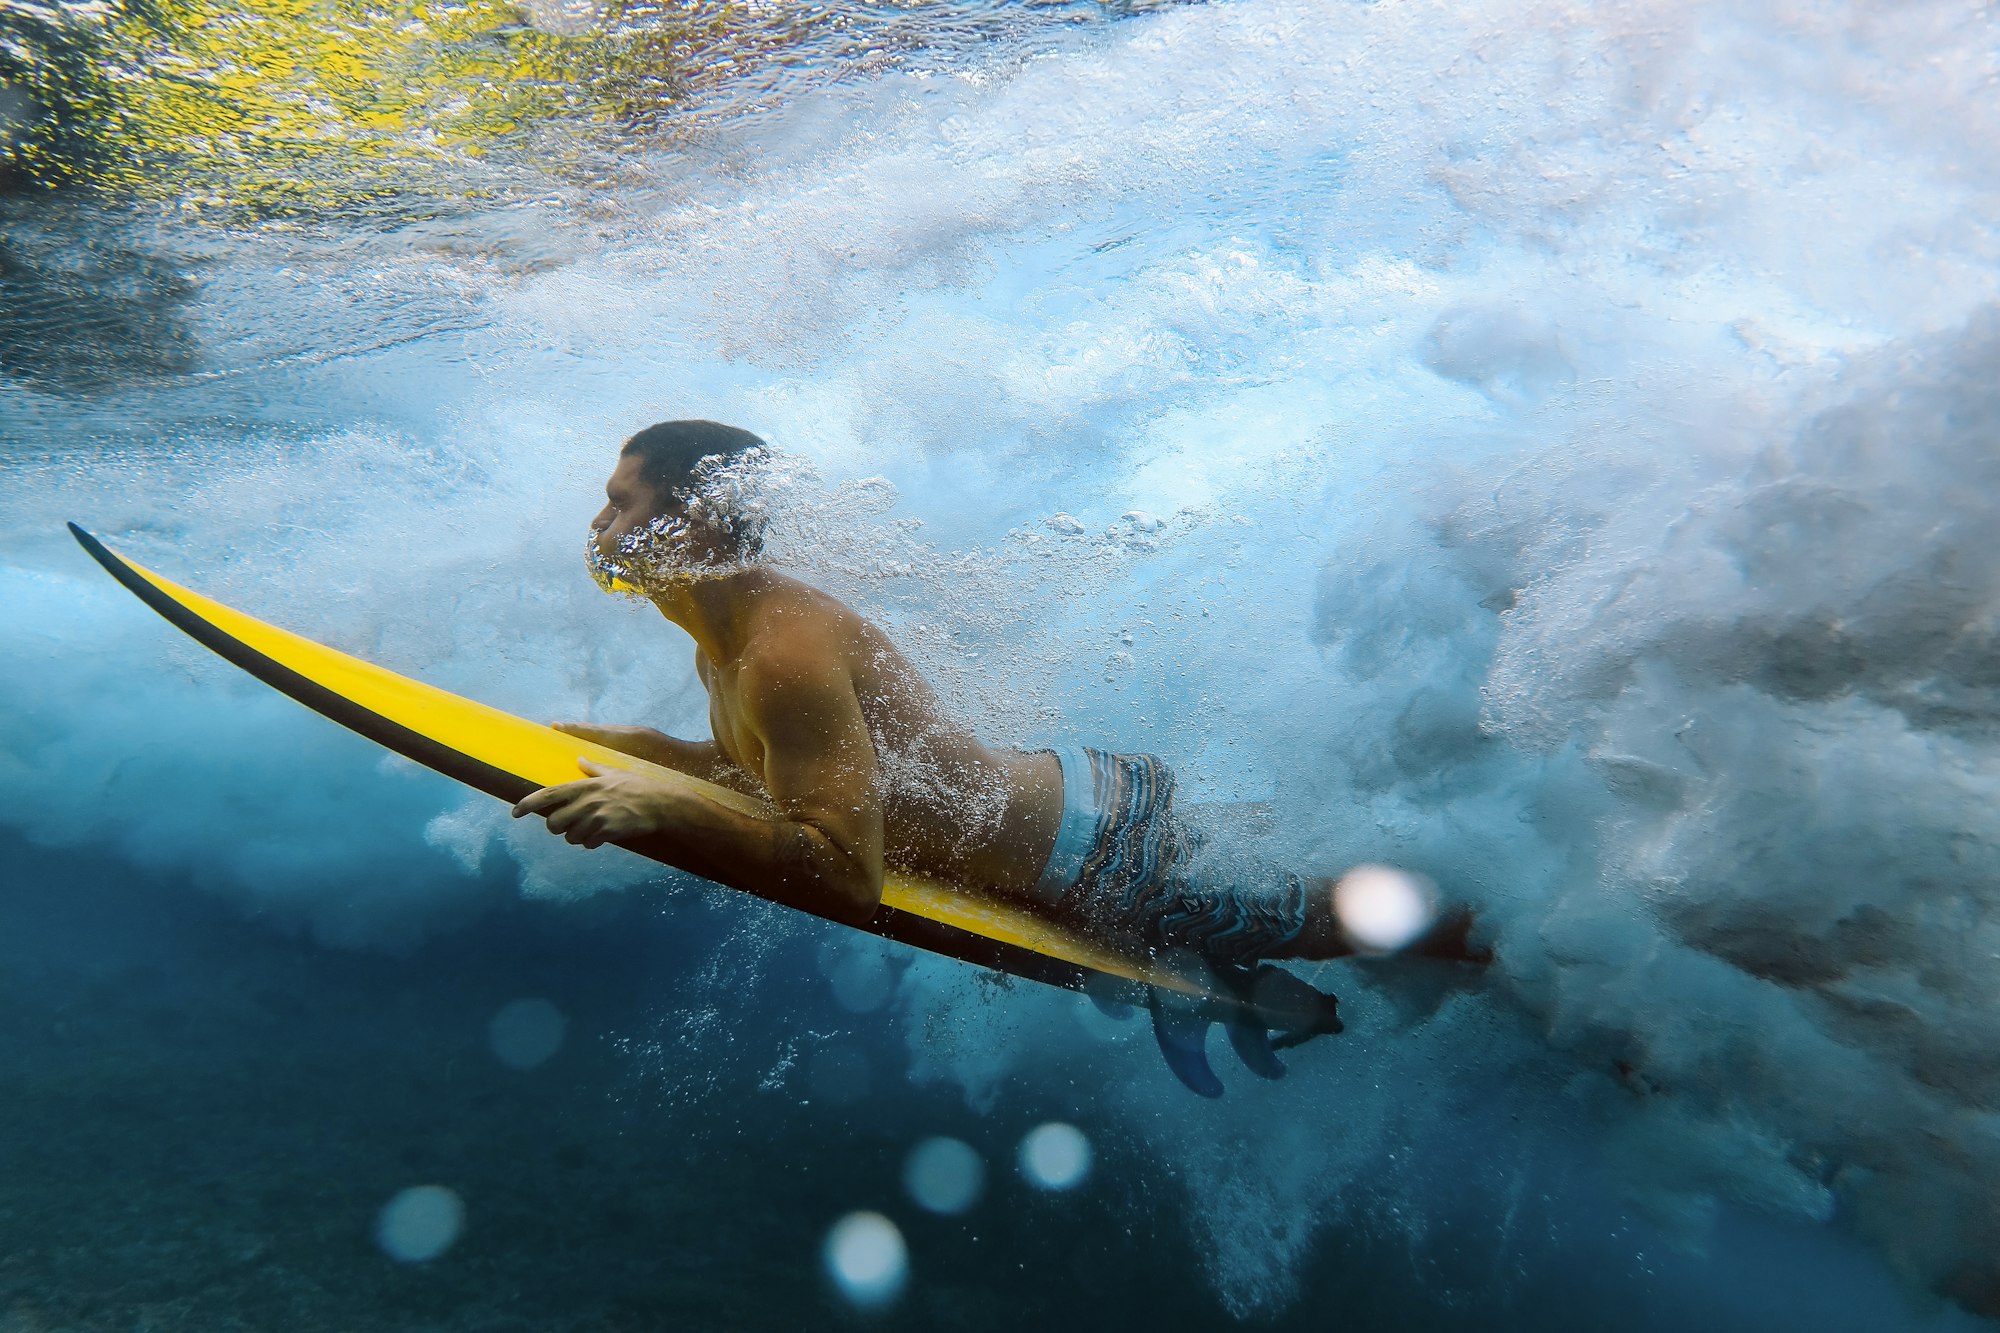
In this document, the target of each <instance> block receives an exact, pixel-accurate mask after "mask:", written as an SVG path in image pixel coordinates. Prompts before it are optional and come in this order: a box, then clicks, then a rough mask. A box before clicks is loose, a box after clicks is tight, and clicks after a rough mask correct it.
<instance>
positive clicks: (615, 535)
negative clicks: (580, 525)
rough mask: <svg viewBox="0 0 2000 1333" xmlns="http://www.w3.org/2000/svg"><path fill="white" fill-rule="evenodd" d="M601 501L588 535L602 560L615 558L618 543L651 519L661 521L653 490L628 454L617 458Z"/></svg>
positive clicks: (617, 556) (634, 459) (617, 553)
mask: <svg viewBox="0 0 2000 1333" xmlns="http://www.w3.org/2000/svg"><path fill="white" fill-rule="evenodd" d="M604 500H605V504H604V508H603V509H602V510H601V511H599V513H598V515H597V517H596V518H594V519H592V520H591V521H590V531H591V533H592V534H593V536H594V538H595V540H596V542H597V553H598V554H599V555H601V556H603V557H604V558H605V559H606V560H616V559H618V558H619V545H618V543H619V542H620V540H622V539H623V538H626V537H629V536H631V535H632V534H634V533H637V532H642V531H644V530H645V528H646V526H647V525H648V524H650V523H651V522H653V520H654V519H657V518H660V517H663V514H662V510H661V506H660V502H659V500H658V499H657V498H655V496H654V495H653V488H652V487H651V486H648V485H647V484H646V479H645V478H644V477H643V476H641V475H640V473H639V460H638V459H636V458H634V457H632V456H631V455H630V454H621V455H620V456H619V458H618V466H617V467H616V468H614V469H613V470H612V473H611V480H609V481H607V482H605V483H604Z"/></svg>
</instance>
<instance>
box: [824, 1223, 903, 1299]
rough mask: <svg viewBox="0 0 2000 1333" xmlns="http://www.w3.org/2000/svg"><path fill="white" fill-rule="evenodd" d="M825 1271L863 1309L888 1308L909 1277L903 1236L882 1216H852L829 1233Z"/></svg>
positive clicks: (835, 1224) (846, 1295)
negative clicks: (885, 1306)
mask: <svg viewBox="0 0 2000 1333" xmlns="http://www.w3.org/2000/svg"><path fill="white" fill-rule="evenodd" d="M826 1271H827V1272H828V1273H829V1274H830V1275H831V1276H832V1277H833V1280H834V1283H835V1284H836V1285H838V1286H839V1288H840V1292H841V1294H842V1295H843V1296H845V1297H847V1299H848V1300H850V1301H853V1302H854V1303H855V1304H856V1305H858V1306H860V1307H862V1308H863V1309H873V1308H876V1307H878V1306H883V1305H887V1304H888V1303H889V1302H891V1301H893V1300H895V1299H896V1297H897V1296H898V1295H900V1294H901V1293H902V1290H903V1283H904V1282H905V1281H907V1280H908V1278H909V1275H910V1253H909V1249H908V1247H906V1246H905V1245H904V1244H903V1233H902V1232H900V1231H898V1230H897V1229H896V1224H895V1223H894V1222H891V1221H890V1220H889V1219H888V1218H886V1217H884V1216H882V1214H880V1213H849V1214H848V1215H847V1216H846V1217H843V1218H841V1219H840V1220H839V1221H838V1222H835V1223H834V1224H833V1228H832V1230H830V1231H828V1232H827V1233H826Z"/></svg>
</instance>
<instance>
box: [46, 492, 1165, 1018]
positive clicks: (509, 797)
mask: <svg viewBox="0 0 2000 1333" xmlns="http://www.w3.org/2000/svg"><path fill="white" fill-rule="evenodd" d="M69 530H70V535H72V536H74V537H75V538H76V540H77V542H78V544H79V545H81V546H82V547H83V549H84V550H85V551H87V552H89V553H90V557H91V559H93V560H95V561H97V563H98V564H100V565H102V566H104V568H105V570H106V572H108V573H109V574H110V575H111V577H112V578H114V579H117V580H118V581H119V582H120V583H121V584H123V585H124V586H125V588H126V589H127V590H128V591H129V592H131V593H132V595H133V596H135V597H137V598H138V599H139V600H140V601H142V602H144V603H145V604H146V605H147V606H150V607H151V608H153V610H155V611H157V612H158V613H159V614H160V615H161V616H162V617H163V618H164V619H165V620H166V621H167V623H169V624H171V625H172V626H173V627H174V628H175V629H178V630H180V631H181V632H182V633H184V634H186V635H187V636H188V637H189V638H191V639H193V640H194V641H195V642H196V643H199V644H200V645H201V646H202V647H204V648H207V649H208V650H209V651H211V652H213V653H215V654H216V655H217V656H219V657H221V658H223V659H224V660H226V661H228V662H229V663H231V664H232V665H234V666H236V667H239V668H241V669H242V670H243V671H246V672H248V673H249V674H250V675H252V676H255V677H256V678H257V679H258V680H261V681H263V682H264V683H265V684H266V685H269V686H270V687H271V688H272V689H274V690H277V691H278V692H279V693H281V694H284V695H287V696H289V697H290V698H292V699H296V700H297V701H298V702H300V703H302V704H304V705H305V706H306V707H307V708H310V709H312V710H313V711H314V712H315V713H318V714H320V715H321V716H322V717H325V718H328V719H330V720H331V721H334V722H338V723H339V724H340V725H341V726H343V727H346V728H347V729H348V730H350V731H353V732H356V733H358V734H360V735H362V736H365V737H367V738H368V739H369V740H371V741H374V742H375V743H376V744H377V745H381V746H384V747H386V748H388V749H391V750H394V751H395V752H396V753H397V754H400V755H402V756H403V757H405V758H407V759H412V760H415V761H416V762H417V763H419V764H422V765H423V766H424V767H426V768H429V769H433V770H435V771H437V772H439V773H442V774H444V775H445V776H446V777H448V778H455V779H457V780H458V781H460V782H463V783H464V784H466V785H467V786H468V787H473V788H476V789H478V790H479V791H482V792H485V793H486V794H487V795H488V796H494V797H498V798H499V799H500V800H503V801H506V802H507V803H508V804H510V805H511V804H513V803H514V802H516V801H519V800H520V799H521V798H522V797H524V796H526V795H527V794H528V793H529V792H532V791H537V790H539V789H540V787H541V785H542V784H540V783H537V782H530V781H529V780H528V779H526V778H523V777H520V776H518V775H516V774H513V773H509V772H508V771H507V770H506V769H503V768H498V767H495V766H494V765H492V764H489V763H487V762H485V761H484V760H482V759H475V758H474V757H473V756H471V755H469V754H466V753H465V752H464V751H462V750H458V749H454V748H453V747H451V746H449V745H445V744H443V743H442V742H440V741H438V740H435V739H433V738H432V737H429V736H426V735H424V734H423V733H422V732H420V731H415V730H412V729H411V728H409V727H406V726H404V725H403V724H402V723H400V722H397V721H394V720H393V719H391V718H386V717H384V716H382V715H381V714H380V713H377V712H375V711H374V710H373V709H370V708H364V707H362V706H361V705H360V704H358V703H356V702H354V700H352V699H349V698H348V697H347V696H346V695H344V694H340V693H338V692H337V691H334V690H331V689H329V688H327V687H326V686H325V685H322V684H320V683H319V682H318V681H316V680H314V679H313V678H312V677H310V676H307V675H305V674H303V673H301V672H299V671H295V670H294V669H292V668H291V667H288V666H286V665H285V664H284V663H283V662H280V661H277V660H276V659H274V658H272V657H270V656H268V655H267V654H265V653H262V652H259V651H258V650H257V649H255V648H252V647H251V646H250V645H249V644H247V643H245V642H243V640H241V639H239V638H237V637H236V636H235V635H233V634H231V633H229V632H228V631H227V630H225V629H223V628H222V627H221V626H219V625H217V624H216V623H215V622H214V621H212V620H209V619H208V618H207V617H206V616H203V615H202V614H201V613H200V612H198V611H196V610H195V609H194V608H193V607H190V606H188V605H186V604H185V603H183V602H182V601H180V600H179V599H178V598H176V597H174V596H173V595H172V594H171V593H168V592H167V591H166V590H164V589H162V588H159V587H157V586H155V585H154V584H153V583H151V582H150V581H148V580H147V579H146V578H145V576H143V575H142V574H140V573H139V571H137V570H136V569H133V568H132V566H130V565H128V564H126V563H125V562H124V561H123V560H121V559H119V558H118V556H117V555H115V554H113V553H112V552H111V551H110V550H109V549H108V548H107V547H106V546H105V545H104V543H102V542H100V541H98V540H97V538H95V537H93V536H91V535H90V534H89V533H88V532H85V531H84V530H83V529H82V528H80V527H78V526H77V525H76V524H74V523H72V524H70V525H69ZM627 850H628V851H633V852H636V853H637V854H638V855H640V856H645V857H647V859H648V860H652V861H656V862H659V863H660V864H662V865H668V866H672V865H673V863H672V862H671V861H667V860H665V859H664V858H662V857H658V856H652V855H650V854H649V853H646V852H643V851H639V849H637V848H627ZM674 869H677V870H679V869H681V867H679V866H674ZM682 873H684V874H691V873H693V872H691V871H683V872H682ZM799 910H802V911H807V912H811V909H809V908H801V909H799ZM811 914H812V915H815V916H818V915H820V914H819V913H816V912H811ZM821 919H822V920H831V919H832V918H830V917H822V918H821ZM858 929H861V930H865V931H867V932H868V933H869V934H871V935H878V936H880V937H882V938H883V939H887V940H894V941H896V942H897V943H899V944H907V945H910V946H912V947H914V948H918V949H923V950H926V951H928V952H930V953H935V954H942V955H943V956H945V957H947V958H955V959H957V960H959V961H960V962H965V963H971V964H973V965H974V966H976V967H986V968H992V969H993V970H995V971H999V972H1006V973H1009V974H1011V975H1013V976H1017V977H1021V978H1022V979H1024V980H1027V981H1038V982H1041V983H1043V984H1044V985H1049V986H1057V987H1060V988H1062V989H1064V990H1082V989H1083V988H1084V986H1085V984H1086V983H1087V982H1089V981H1090V980H1091V979H1092V978H1093V977H1103V978H1105V979H1106V980H1107V981H1109V982H1112V983H1114V984H1115V985H1118V986H1121V987H1122V986H1129V985H1132V984H1133V983H1131V982H1127V981H1125V980H1124V979H1123V978H1119V977H1113V976H1111V974H1109V973H1103V972H1099V971H1097V970H1096V969H1095V968H1089V967H1085V966H1083V965H1082V964H1079V963H1071V962H1066V961H1064V960H1063V959H1060V958H1052V957H1050V956H1049V955H1047V954H1042V953H1036V952H1035V951H1034V950H1033V949H1026V948H1023V947H1021V946H1020V945H1018V944H1009V943H1007V942H1006V941H1005V940H996V939H989V938H987V937H986V936H984V935H980V934H976V933H974V932H972V931H969V930H962V929H960V928H959V927H957V926H952V925H947V924H946V923H944V922H942V921H933V920H931V919H930V918H929V917H924V916H918V915H917V914H916V913H914V912H904V911H899V910H897V909H896V908H893V907H890V906H887V905H886V904H885V905H884V906H882V907H881V908H879V909H878V910H877V911H876V913H875V915H874V916H873V917H872V918H870V919H869V921H868V923H867V924H866V925H864V926H861V927H858Z"/></svg>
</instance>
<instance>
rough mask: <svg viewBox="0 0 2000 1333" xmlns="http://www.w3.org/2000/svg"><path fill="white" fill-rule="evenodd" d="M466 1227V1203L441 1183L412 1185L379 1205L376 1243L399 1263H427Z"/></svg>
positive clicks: (446, 1247)
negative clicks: (380, 1210)
mask: <svg viewBox="0 0 2000 1333" xmlns="http://www.w3.org/2000/svg"><path fill="white" fill-rule="evenodd" d="M464 1230H465V1203H464V1201H463V1200H461V1199H460V1198H459V1197H458V1195H457V1194H455V1193H453V1192H452V1191H451V1190H448V1189H446V1188H445V1187H444V1186H442V1185H413V1186H411V1187H410V1188H409V1189H406V1190H404V1191H403V1192H402V1193H400V1194H398V1195H397V1196H396V1197H395V1198H393V1199H391V1200H389V1202H388V1203H386V1204H384V1205H383V1207H382V1212H381V1214H380V1215H379V1216H378V1217H377V1218H376V1219H375V1243H376V1244H378V1245H380V1246H381V1247H382V1252H383V1253H384V1254H386V1255H388V1256H389V1257H390V1258H391V1259H394V1260H395V1261H396V1262H398V1263H404V1264H421V1263H428V1262H429V1261H430V1260H432V1259H435V1258H437V1257H438V1256H439V1255H441V1254H443V1253H444V1252H445V1251H446V1250H448V1249H450V1248H451V1247H452V1246H453V1245H454V1244H455V1243H456V1242H457V1240H458V1237H459V1233H460V1232H462V1231H464Z"/></svg>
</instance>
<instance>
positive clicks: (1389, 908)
mask: <svg viewBox="0 0 2000 1333" xmlns="http://www.w3.org/2000/svg"><path fill="white" fill-rule="evenodd" d="M1333 909H1334V911H1335V912H1336V913H1337V914H1338V915H1339V916H1340V924H1341V928H1342V929H1344V930H1345V931H1346V932H1347V937H1348V938H1349V939H1350V940H1352V941H1354V943H1355V945H1356V946H1358V947H1359V948H1361V949H1362V950H1363V951H1365V952H1373V953H1393V952H1395V951H1396V950H1397V949H1400V948H1402V947H1403V946H1404V945H1406V944H1408V943H1409V942H1410V941H1412V940H1414V939H1416V937H1417V936H1419V935H1421V934H1423V933H1424V931H1425V929H1427V928H1428V927H1429V926H1430V924H1431V920H1432V918H1433V917H1434V916H1435V915H1436V896H1435V893H1434V891H1433V890H1432V888H1431V885H1430V881H1429V880H1426V879H1425V878H1423V877H1422V876H1421V875H1412V874H1411V873H1409V872H1408V871H1407V870H1398V869H1396V868H1395V867H1394V866H1355V867H1354V868H1353V869H1352V870H1350V871H1348V872H1347V873H1346V874H1345V875H1342V876H1341V877H1340V882H1339V883H1338V884H1336V885H1335V886H1334V889H1333Z"/></svg>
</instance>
